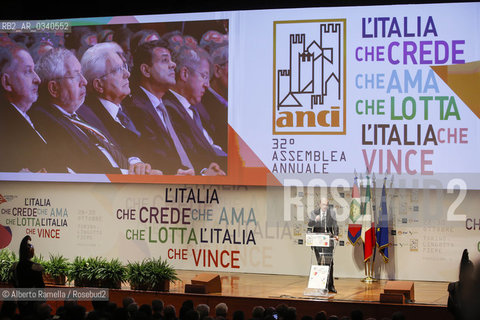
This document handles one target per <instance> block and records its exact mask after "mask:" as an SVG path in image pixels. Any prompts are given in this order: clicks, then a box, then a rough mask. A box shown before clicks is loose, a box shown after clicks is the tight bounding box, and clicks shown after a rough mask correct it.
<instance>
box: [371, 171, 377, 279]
mask: <svg viewBox="0 0 480 320" xmlns="http://www.w3.org/2000/svg"><path fill="white" fill-rule="evenodd" d="M372 184H373V192H372V195H373V197H372V200H373V203H374V204H375V207H374V208H373V216H372V224H373V226H374V228H373V235H375V229H376V224H375V221H376V216H377V196H376V193H377V178H376V177H375V172H373V173H372ZM376 248H377V246H376V240H375V242H374V243H373V258H372V259H370V260H371V261H370V278H371V279H372V280H371V281H372V282H375V281H377V279H375V276H374V269H373V264H374V263H375V254H376V252H377V250H376Z"/></svg>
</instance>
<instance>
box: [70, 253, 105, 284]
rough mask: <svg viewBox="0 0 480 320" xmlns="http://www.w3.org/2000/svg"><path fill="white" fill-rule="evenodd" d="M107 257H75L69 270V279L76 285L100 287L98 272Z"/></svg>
mask: <svg viewBox="0 0 480 320" xmlns="http://www.w3.org/2000/svg"><path fill="white" fill-rule="evenodd" d="M104 260H105V259H103V258H99V257H95V258H86V259H85V258H82V257H75V259H74V260H73V262H72V265H71V268H70V271H69V272H68V281H73V284H74V285H75V286H76V287H98V282H99V281H98V278H97V272H99V271H100V270H101V265H102V263H103V261H104Z"/></svg>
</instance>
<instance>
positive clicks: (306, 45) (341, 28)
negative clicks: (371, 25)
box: [273, 19, 346, 135]
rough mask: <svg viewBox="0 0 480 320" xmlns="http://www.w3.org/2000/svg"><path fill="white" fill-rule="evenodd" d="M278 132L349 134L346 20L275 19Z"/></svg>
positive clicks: (275, 115) (275, 124) (275, 117)
mask: <svg viewBox="0 0 480 320" xmlns="http://www.w3.org/2000/svg"><path fill="white" fill-rule="evenodd" d="M273 24H274V25H273V30H274V31H273V32H274V34H273V39H274V44H273V46H274V51H273V52H274V54H273V55H274V57H273V63H274V67H273V69H274V75H273V78H274V90H273V91H274V95H273V108H274V112H273V134H328V135H345V134H346V110H345V109H346V87H345V77H346V54H345V52H346V20H345V19H329V20H302V21H274V23H273Z"/></svg>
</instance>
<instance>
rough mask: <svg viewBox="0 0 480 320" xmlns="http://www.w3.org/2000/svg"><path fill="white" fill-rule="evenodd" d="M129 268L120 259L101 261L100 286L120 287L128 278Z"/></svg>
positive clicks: (98, 276) (98, 274)
mask: <svg viewBox="0 0 480 320" xmlns="http://www.w3.org/2000/svg"><path fill="white" fill-rule="evenodd" d="M126 276H127V268H126V267H125V266H124V265H123V264H122V263H121V262H120V260H118V259H112V260H110V261H106V260H103V261H101V264H100V268H99V270H98V273H97V278H98V279H99V280H100V283H99V285H100V287H105V288H112V289H120V288H121V286H122V282H124V281H125V280H126Z"/></svg>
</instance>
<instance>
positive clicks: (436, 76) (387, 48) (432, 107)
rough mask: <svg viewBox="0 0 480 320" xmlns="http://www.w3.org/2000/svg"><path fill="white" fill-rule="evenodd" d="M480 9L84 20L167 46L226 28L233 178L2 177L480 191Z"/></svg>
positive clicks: (456, 6)
mask: <svg viewBox="0 0 480 320" xmlns="http://www.w3.org/2000/svg"><path fill="white" fill-rule="evenodd" d="M479 10H480V4H478V3H464V4H462V3H453V4H448V3H445V4H428V5H395V6H368V7H345V8H341V7H336V8H308V9H284V10H260V11H231V12H209V13H195V14H170V15H151V16H130V17H127V16H125V17H103V18H87V19H73V20H70V22H71V23H72V25H73V26H74V28H75V27H80V26H85V25H88V26H97V27H98V28H99V29H106V28H108V27H115V26H117V27H118V26H121V25H126V26H127V27H128V26H132V25H135V26H136V28H153V29H157V30H159V32H160V33H161V34H160V35H163V33H166V32H167V31H172V28H173V27H172V26H178V30H179V31H184V32H187V31H188V32H194V30H197V31H198V30H201V31H208V27H210V26H212V25H214V24H217V26H218V23H220V24H221V25H222V27H223V34H224V35H225V36H227V37H228V45H229V60H228V72H229V78H228V82H229V84H228V89H229V90H228V125H229V132H228V147H227V148H226V151H227V153H228V166H227V168H226V171H227V176H226V177H216V178H208V177H201V176H196V177H190V178H182V177H175V176H163V177H136V176H122V175H80V174H79V175H72V174H54V173H49V174H21V175H19V174H17V173H2V174H1V179H2V180H16V181H24V180H27V181H95V182H149V183H170V184H177V183H180V184H185V183H186V184H218V185H272V186H274V185H277V186H280V185H284V184H285V179H291V178H295V179H299V180H300V181H302V183H303V184H305V185H306V184H308V182H309V181H310V180H312V179H316V178H322V179H324V180H325V181H326V182H327V183H331V182H332V181H333V180H334V179H336V178H338V177H340V176H343V177H344V178H346V179H348V180H349V181H350V180H351V179H352V174H353V172H354V171H355V170H356V171H358V172H364V171H366V170H368V171H370V172H376V173H389V174H395V175H398V176H403V177H404V180H405V181H406V186H407V187H413V188H416V187H417V186H420V187H423V188H428V186H425V181H426V180H425V179H427V180H431V179H432V178H433V177H434V178H435V179H437V180H438V181H439V183H440V185H441V187H442V188H447V186H448V183H450V182H451V181H452V179H456V178H461V179H463V180H464V181H465V187H466V188H468V189H478V188H479V187H480V183H479V182H478V181H480V179H479V174H478V173H479V170H480V169H479V166H478V165H477V159H478V158H479V151H478V150H480V142H479V139H478V127H479V120H478V115H479V113H480V105H479V103H478V101H480V96H479V95H480V93H479V92H480V91H479V90H478V87H479V85H480V83H479V80H478V79H479V77H478V70H479V63H480V46H479V43H480V40H479V39H478V34H479V31H480V30H479V25H480V21H479V17H480V16H479V14H478V13H479ZM138 24H140V26H138ZM188 26H194V27H192V28H190V29H188V28H187V27H188ZM186 28H187V29H186ZM184 35H186V34H184ZM197 40H198V37H197ZM65 152H68V150H66V151H65ZM397 181H398V180H397Z"/></svg>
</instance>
